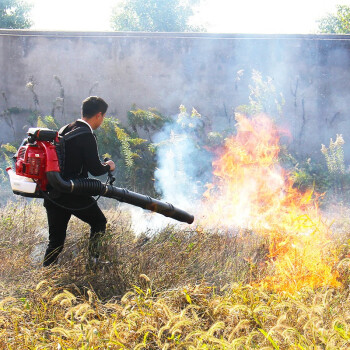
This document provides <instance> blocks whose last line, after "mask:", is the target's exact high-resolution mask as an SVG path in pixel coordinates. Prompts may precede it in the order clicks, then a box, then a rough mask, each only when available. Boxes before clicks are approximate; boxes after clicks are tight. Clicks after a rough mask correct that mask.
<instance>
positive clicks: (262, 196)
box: [203, 115, 339, 292]
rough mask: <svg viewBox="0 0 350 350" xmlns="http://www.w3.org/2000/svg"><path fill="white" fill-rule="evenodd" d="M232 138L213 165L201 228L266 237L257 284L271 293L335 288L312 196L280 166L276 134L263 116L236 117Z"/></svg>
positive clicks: (327, 246) (323, 226)
mask: <svg viewBox="0 0 350 350" xmlns="http://www.w3.org/2000/svg"><path fill="white" fill-rule="evenodd" d="M236 119H237V122H238V123H237V135H236V136H235V137H232V138H229V139H227V140H226V143H225V147H224V150H223V152H222V155H221V156H220V158H219V159H217V160H216V161H215V162H214V163H213V166H214V178H215V181H214V182H213V183H212V184H210V185H209V186H208V190H207V191H206V192H205V194H204V204H205V208H208V209H207V210H206V212H205V214H204V218H205V219H203V224H205V225H206V226H211V227H213V226H215V227H224V228H232V227H238V228H248V229H251V230H253V231H254V232H258V233H260V234H263V235H264V236H266V237H268V239H269V242H270V246H269V256H268V259H269V261H268V265H269V267H270V269H269V270H272V271H273V273H271V275H269V276H268V277H266V278H265V279H264V280H263V281H261V282H260V284H261V285H263V286H265V287H268V288H270V289H273V290H276V291H281V290H285V291H290V292H294V291H297V290H299V289H300V288H302V287H303V286H311V287H312V288H316V287H319V286H334V287H337V286H339V282H338V281H337V277H338V275H337V272H333V271H332V266H334V264H335V263H336V262H337V258H336V256H335V252H333V251H332V250H331V247H330V245H331V244H330V240H329V238H328V237H329V234H330V231H329V227H327V226H326V224H325V223H324V222H323V221H322V218H321V216H320V214H319V210H318V205H317V196H316V195H315V194H314V193H313V192H312V191H308V192H306V193H301V192H300V191H298V190H297V189H296V188H294V187H293V180H292V178H291V177H290V176H289V174H288V173H287V172H286V171H285V170H284V169H283V168H282V167H281V166H280V164H279V161H278V155H279V152H280V147H279V136H280V133H279V130H278V129H277V128H276V126H275V124H274V123H273V122H272V120H271V119H270V118H268V117H267V116H265V115H259V116H255V117H254V118H252V119H248V118H247V117H245V116H242V115H237V116H236Z"/></svg>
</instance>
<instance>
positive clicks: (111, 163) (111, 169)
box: [105, 159, 115, 171]
mask: <svg viewBox="0 0 350 350" xmlns="http://www.w3.org/2000/svg"><path fill="white" fill-rule="evenodd" d="M105 163H106V164H108V165H109V168H110V171H114V170H115V164H114V162H113V160H110V159H109V160H107V161H106V162H105Z"/></svg>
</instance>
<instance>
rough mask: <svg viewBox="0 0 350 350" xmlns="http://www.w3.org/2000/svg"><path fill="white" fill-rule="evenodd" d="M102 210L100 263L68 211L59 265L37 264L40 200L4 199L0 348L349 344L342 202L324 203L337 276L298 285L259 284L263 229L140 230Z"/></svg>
mask: <svg viewBox="0 0 350 350" xmlns="http://www.w3.org/2000/svg"><path fill="white" fill-rule="evenodd" d="M105 213H106V216H107V217H108V222H109V223H108V230H107V234H106V236H105V238H104V240H103V242H102V244H103V252H104V253H103V254H104V255H103V259H104V261H105V263H102V264H100V265H98V266H97V267H94V268H90V267H89V266H87V264H86V262H87V237H88V234H89V228H88V226H87V225H85V224H83V223H81V222H79V221H78V220H72V222H71V224H70V226H69V231H68V238H67V244H66V247H65V250H64V252H63V253H62V256H61V258H60V262H59V264H58V266H56V267H53V268H49V269H43V268H42V267H41V258H42V254H43V249H44V247H45V245H46V241H47V232H46V225H47V224H46V217H45V212H44V210H43V208H42V205H41V203H40V202H33V203H28V202H25V201H22V200H20V201H19V202H17V203H9V204H7V205H6V206H3V207H2V208H1V210H0V259H1V265H0V286H1V291H0V292H1V295H0V349H13V350H17V349H91V350H92V349H349V348H350V302H349V264H350V261H349V257H350V255H349V254H350V251H349V241H348V240H349V239H350V234H349V233H350V230H349V227H350V221H349V217H350V216H349V213H350V211H349V210H348V209H347V208H346V207H344V206H341V205H339V204H338V205H335V206H333V207H332V209H329V210H328V211H327V213H326V214H327V215H328V216H329V218H330V219H331V221H332V236H331V237H330V239H331V240H332V245H333V248H334V251H335V252H336V254H337V256H338V262H337V264H336V265H335V266H332V267H331V268H332V270H334V271H336V272H337V276H338V277H337V279H338V281H339V286H338V287H336V288H335V287H327V286H323V287H318V288H313V289H312V288H311V287H307V286H305V287H303V288H301V289H300V290H298V291H297V292H295V293H290V292H286V291H278V292H277V291H274V289H273V288H271V286H266V284H264V285H263V284H261V283H259V282H260V281H262V280H264V278H265V277H266V276H268V275H269V274H271V268H272V265H271V264H269V263H268V247H269V245H270V243H271V242H269V238H268V236H263V235H259V234H257V233H255V232H253V231H252V230H245V231H242V230H241V231H225V232H223V231H215V230H207V231H206V230H205V229H203V228H201V227H199V226H196V225H192V226H186V225H185V226H180V227H176V226H169V225H168V226H166V227H164V228H163V229H162V230H159V231H158V232H156V233H153V234H152V235H151V234H150V232H149V233H148V234H141V235H139V236H137V235H135V233H134V232H133V229H132V225H131V221H130V216H129V215H128V213H127V212H126V211H124V210H123V211H121V210H119V209H108V210H106V211H105ZM327 215H325V217H326V216H327ZM321 278H322V276H321ZM291 283H292V281H291Z"/></svg>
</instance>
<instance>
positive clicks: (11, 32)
mask: <svg viewBox="0 0 350 350" xmlns="http://www.w3.org/2000/svg"><path fill="white" fill-rule="evenodd" d="M0 36H19V37H21V36H42V37H88V38H89V37H90V38H92V37H103V38H108V37H135V38H164V39H167V38H169V39H170V38H183V39H186V38H189V39H192V38H197V39H262V40H263V39H274V40H276V39H287V40H291V39H298V40H300V39H304V40H350V34H342V35H339V34H241V33H239V34H234V33H233V34H230V33H170V32H167V33H159V32H152V33H151V32H112V31H111V32H79V31H39V30H23V29H0Z"/></svg>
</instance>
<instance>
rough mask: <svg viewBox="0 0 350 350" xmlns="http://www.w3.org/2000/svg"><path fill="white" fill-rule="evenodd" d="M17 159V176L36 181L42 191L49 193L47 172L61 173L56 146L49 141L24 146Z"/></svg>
mask: <svg viewBox="0 0 350 350" xmlns="http://www.w3.org/2000/svg"><path fill="white" fill-rule="evenodd" d="M15 157H16V163H15V169H16V174H17V175H20V176H25V177H29V178H32V179H34V180H35V182H36V183H37V185H38V186H39V187H40V189H41V190H42V191H47V185H48V181H47V177H46V172H48V171H58V172H59V171H60V167H59V162H58V157H57V152H56V146H55V145H54V144H53V143H51V142H49V141H36V142H35V143H34V144H32V143H28V144H26V145H23V146H21V147H20V148H19V149H18V151H17V154H16V156H15Z"/></svg>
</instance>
